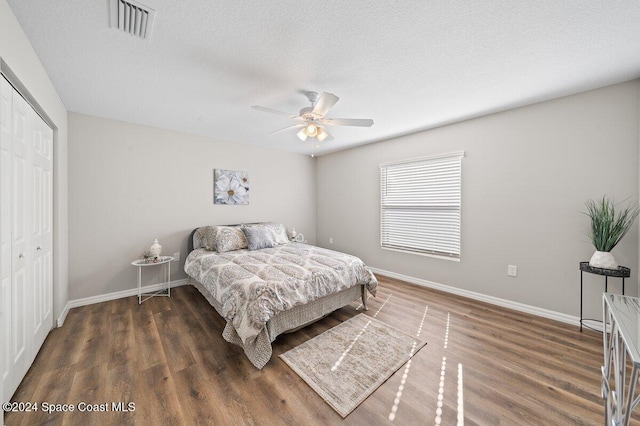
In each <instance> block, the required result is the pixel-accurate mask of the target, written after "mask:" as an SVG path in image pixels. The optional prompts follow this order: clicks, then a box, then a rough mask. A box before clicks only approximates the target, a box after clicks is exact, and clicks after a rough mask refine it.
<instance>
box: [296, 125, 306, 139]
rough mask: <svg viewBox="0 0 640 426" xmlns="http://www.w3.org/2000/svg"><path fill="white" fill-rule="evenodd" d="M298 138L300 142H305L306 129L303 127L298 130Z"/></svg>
mask: <svg viewBox="0 0 640 426" xmlns="http://www.w3.org/2000/svg"><path fill="white" fill-rule="evenodd" d="M296 136H298V138H300V140H301V141H303V142H304V141H306V140H307V128H306V127H303V128H302V129H300V131H299V132H298V133H297V135H296Z"/></svg>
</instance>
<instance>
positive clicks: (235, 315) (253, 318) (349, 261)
mask: <svg viewBox="0 0 640 426" xmlns="http://www.w3.org/2000/svg"><path fill="white" fill-rule="evenodd" d="M184 270H185V272H186V273H187V274H188V275H189V276H190V277H192V278H194V279H196V280H197V281H198V282H200V283H202V284H203V285H204V286H205V288H206V289H207V290H208V291H209V292H210V293H211V295H212V296H213V297H214V298H215V299H216V300H217V301H218V302H219V303H220V304H221V305H222V315H223V316H224V317H225V318H226V320H227V323H228V324H231V325H233V328H234V329H235V331H236V333H237V335H238V337H239V338H240V339H241V341H242V346H243V347H245V350H246V349H247V348H250V347H251V346H252V345H253V344H255V340H256V338H257V337H258V335H259V334H260V333H261V332H262V331H263V330H264V329H265V324H266V322H267V321H269V319H270V318H272V317H273V316H274V315H276V314H277V313H279V312H282V311H285V310H287V309H290V308H292V307H293V306H296V305H301V304H305V303H308V302H311V301H313V300H316V299H319V298H321V297H323V296H327V295H329V294H333V293H337V292H339V291H341V290H344V289H346V288H349V287H352V286H354V285H360V284H366V286H367V289H368V290H369V292H370V293H371V294H372V295H374V296H375V293H376V288H377V286H378V281H377V280H376V278H375V276H374V275H373V274H372V273H371V271H369V269H368V268H367V267H366V266H365V265H364V263H363V262H362V260H360V259H359V258H357V257H355V256H351V255H348V254H344V253H340V252H336V251H333V250H327V249H323V248H320V247H315V246H310V245H306V244H299V243H289V244H285V245H281V246H277V247H274V248H267V249H261V250H255V251H249V250H246V249H245V250H236V251H230V252H226V253H217V252H213V251H207V250H205V249H202V248H200V249H196V250H194V251H192V252H191V253H190V254H189V256H188V257H187V259H186V261H185V265H184Z"/></svg>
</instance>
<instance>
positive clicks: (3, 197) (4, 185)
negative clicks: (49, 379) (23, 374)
mask: <svg viewBox="0 0 640 426" xmlns="http://www.w3.org/2000/svg"><path fill="white" fill-rule="evenodd" d="M12 96H13V88H12V87H11V85H10V84H9V83H8V82H7V81H6V80H5V79H4V78H1V77H0V310H1V312H2V315H1V316H0V343H2V345H0V379H2V380H1V381H0V385H1V386H0V388H1V389H0V395H2V396H3V398H4V393H3V392H2V390H4V383H5V382H6V381H7V378H8V375H9V372H10V370H9V364H10V363H9V359H10V352H11V347H10V346H11V345H9V344H8V342H7V341H6V340H5V339H8V338H9V337H10V336H11V334H10V330H7V328H10V327H11V318H10V315H11V299H12V297H11V281H12V280H11V184H12V182H11V162H12V158H11V135H12V133H13V132H12V130H11V105H12V100H11V99H12ZM5 342H6V343H5ZM5 400H6V399H3V401H5Z"/></svg>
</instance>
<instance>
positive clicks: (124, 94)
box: [8, 0, 640, 154]
mask: <svg viewBox="0 0 640 426" xmlns="http://www.w3.org/2000/svg"><path fill="white" fill-rule="evenodd" d="M140 2H141V3H143V4H144V5H146V6H149V7H151V8H153V9H155V11H156V15H155V23H154V27H153V32H152V34H151V38H150V40H148V41H143V40H140V39H137V38H135V37H132V36H129V35H126V34H124V33H122V32H120V31H118V30H116V29H113V28H110V27H109V2H108V0H94V1H87V0H47V1H42V0H8V3H9V4H10V6H11V8H12V10H13V11H14V13H15V15H16V17H17V18H18V21H19V22H20V24H21V25H22V27H23V28H24V31H25V32H26V33H27V35H28V37H29V39H30V40H31V43H32V44H33V47H34V48H35V50H36V52H37V54H38V56H39V57H40V60H41V61H42V63H43V64H44V67H45V68H46V70H47V72H48V73H49V76H50V77H51V80H52V81H53V84H54V86H55V87H56V89H57V90H58V93H59V94H60V96H61V98H62V101H63V102H64V104H65V105H66V107H67V109H68V110H69V111H74V112H79V113H83V114H90V115H96V116H100V117H106V118H111V119H116V120H122V121H128V122H133V123H139V124H144V125H150V126H155V127H161V128H165V129H171V130H177V131H181V132H187V133H192V134H198V135H204V136H209V137H212V138H215V139H219V140H226V141H230V142H236V143H249V144H256V145H260V146H264V147H270V148H274V149H281V150H287V151H291V152H298V153H304V154H309V153H311V144H310V143H309V142H301V141H300V140H298V138H297V137H296V136H295V131H293V130H292V131H289V132H284V133H277V134H275V135H270V134H269V132H270V131H272V130H276V129H280V128H282V127H286V126H287V125H289V124H293V122H292V121H291V120H289V119H288V118H287V117H284V116H278V115H272V114H267V113H264V112H259V111H255V110H253V109H251V106H252V105H261V106H265V107H270V108H274V109H278V110H283V111H288V112H292V113H297V112H298V110H299V109H300V108H302V107H305V106H309V103H308V100H307V99H306V97H305V96H304V92H306V91H316V92H331V93H334V94H336V95H337V96H339V97H340V101H339V102H338V103H337V104H336V105H335V106H334V107H333V109H332V110H331V111H330V112H329V113H328V114H327V117H339V118H372V119H373V120H374V121H375V124H374V126H373V127H371V128H359V127H333V128H331V129H330V131H331V133H332V135H333V137H334V140H332V141H325V142H323V143H321V144H320V147H319V148H317V149H316V154H322V153H328V152H333V151H336V150H340V149H345V148H348V147H350V146H356V145H361V144H365V143H370V142H375V141H379V140H383V139H388V138H391V137H394V136H399V135H402V134H407V133H411V132H415V131H419V130H423V129H428V128H432V127H436V126H439V125H443V124H446V123H451V122H456V121H460V120H463V119H466V118H471V117H477V116H481V115H485V114H488V113H491V112H496V111H501V110H505V109H508V108H513V107H516V106H521V105H526V104H531V103H534V102H538V101H542V100H547V99H552V98H556V97H559V96H564V95H568V94H572V93H577V92H580V91H584V90H588V89H593V88H597V87H602V86H606V85H609V84H613V83H617V82H621V81H626V80H630V79H633V78H638V77H640V2H638V1H636V0H633V1H615V2H614V1H602V0H590V1H587V0H579V1H577V0H575V1H573V0H563V1H558V0H547V1H530V0H526V1H516V0H513V1H507V0H487V1H479V2H471V1H425V0H420V1H392V0H372V1H366V2H355V1H351V2H349V1H319V2H318V1H316V2H311V1H300V0H295V1H294V0H290V1H281V0H274V1H257V0H249V1H247V0H243V1H238V0H222V1H220V0H216V1H212V0H190V1H175V0H140ZM9 66H11V64H9Z"/></svg>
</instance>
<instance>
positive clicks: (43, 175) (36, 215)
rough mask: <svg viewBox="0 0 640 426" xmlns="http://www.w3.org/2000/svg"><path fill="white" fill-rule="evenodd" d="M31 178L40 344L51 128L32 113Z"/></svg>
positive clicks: (48, 244) (39, 338)
mask: <svg viewBox="0 0 640 426" xmlns="http://www.w3.org/2000/svg"><path fill="white" fill-rule="evenodd" d="M31 140H32V144H33V149H32V154H33V155H32V169H31V171H32V174H31V176H32V179H31V186H32V189H31V197H32V201H31V208H32V216H31V244H30V245H31V252H32V256H33V261H32V280H33V287H34V293H33V300H32V302H33V329H32V332H33V336H32V339H33V343H34V346H35V348H36V351H34V354H33V356H34V357H35V355H36V353H35V352H37V348H39V347H40V346H41V345H42V343H43V342H44V339H45V338H46V337H47V334H48V333H49V330H51V328H52V326H53V314H52V311H53V309H52V294H51V291H52V275H51V270H52V265H51V261H52V253H51V250H52V237H53V235H52V232H51V223H52V218H51V203H52V199H51V192H52V186H51V184H52V182H51V174H52V170H51V167H52V161H51V143H52V142H53V132H52V130H51V129H50V128H49V127H48V126H47V125H46V123H45V122H44V121H43V120H42V119H41V118H40V117H39V116H37V115H36V114H35V112H34V115H33V126H32V138H31Z"/></svg>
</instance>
